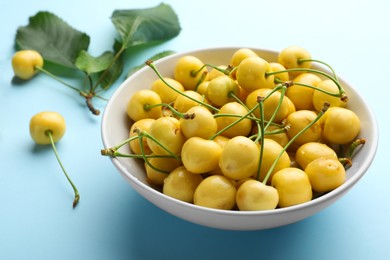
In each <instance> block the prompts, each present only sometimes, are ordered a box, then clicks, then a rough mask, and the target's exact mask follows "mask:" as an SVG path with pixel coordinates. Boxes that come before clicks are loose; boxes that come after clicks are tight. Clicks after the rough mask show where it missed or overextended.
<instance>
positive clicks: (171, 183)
mask: <svg viewBox="0 0 390 260" xmlns="http://www.w3.org/2000/svg"><path fill="white" fill-rule="evenodd" d="M202 180H203V177H202V175H200V174H193V173H191V172H189V171H188V170H187V169H186V168H185V167H184V166H179V167H178V168H176V169H175V170H173V171H172V172H171V173H170V174H169V175H168V176H167V177H166V178H165V180H164V185H163V193H164V194H165V195H168V196H170V197H172V198H175V199H178V200H181V201H185V202H189V203H192V202H193V200H194V193H195V190H196V188H197V187H198V186H199V184H200V183H201V182H202Z"/></svg>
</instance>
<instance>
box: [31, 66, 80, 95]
mask: <svg viewBox="0 0 390 260" xmlns="http://www.w3.org/2000/svg"><path fill="white" fill-rule="evenodd" d="M35 68H36V69H37V70H39V71H40V72H42V73H44V74H46V75H47V76H49V77H51V78H52V79H54V80H56V81H58V82H60V83H61V84H62V85H64V86H66V87H68V88H70V89H72V90H74V91H77V92H78V93H80V94H81V93H82V91H80V90H79V89H78V88H76V87H74V86H72V85H70V84H68V83H67V82H65V81H63V80H62V79H60V78H59V77H57V76H56V75H54V74H53V73H51V72H49V71H48V70H45V69H44V68H41V67H35ZM84 94H85V93H84Z"/></svg>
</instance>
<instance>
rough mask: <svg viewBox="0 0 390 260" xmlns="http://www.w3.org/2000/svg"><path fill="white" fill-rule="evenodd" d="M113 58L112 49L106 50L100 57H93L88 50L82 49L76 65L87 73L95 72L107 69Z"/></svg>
mask: <svg viewBox="0 0 390 260" xmlns="http://www.w3.org/2000/svg"><path fill="white" fill-rule="evenodd" d="M113 59H114V53H113V52H111V51H106V52H104V53H103V54H102V55H100V56H99V57H93V56H91V55H90V54H89V53H88V52H86V51H84V50H82V51H81V52H80V54H79V56H78V57H77V59H76V62H75V65H76V67H77V68H78V69H80V70H82V71H85V72H86V73H87V74H93V73H97V72H101V71H103V70H106V69H107V68H108V67H109V66H110V64H111V63H112V61H113Z"/></svg>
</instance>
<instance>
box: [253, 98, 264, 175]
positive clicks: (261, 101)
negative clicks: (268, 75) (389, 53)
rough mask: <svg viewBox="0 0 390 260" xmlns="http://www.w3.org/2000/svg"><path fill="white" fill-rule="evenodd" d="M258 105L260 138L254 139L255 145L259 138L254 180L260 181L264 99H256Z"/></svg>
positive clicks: (262, 152)
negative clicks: (257, 162) (258, 154)
mask: <svg viewBox="0 0 390 260" xmlns="http://www.w3.org/2000/svg"><path fill="white" fill-rule="evenodd" d="M257 101H258V104H259V110H260V119H261V121H260V128H259V129H260V136H259V135H258V136H257V137H256V139H255V141H254V142H255V143H257V142H259V137H260V156H259V164H258V166H257V175H256V180H260V169H261V164H262V161H263V154H264V149H263V144H264V132H265V128H264V98H262V97H258V99H257Z"/></svg>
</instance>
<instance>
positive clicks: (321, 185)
mask: <svg viewBox="0 0 390 260" xmlns="http://www.w3.org/2000/svg"><path fill="white" fill-rule="evenodd" d="M305 172H306V174H307V176H308V177H309V180H310V183H311V186H312V188H313V190H314V191H316V192H328V191H331V190H334V189H336V188H337V187H339V186H341V185H342V184H343V183H344V182H345V168H344V166H343V165H342V164H341V162H340V161H339V160H338V159H330V158H325V157H320V158H317V159H315V160H314V161H312V162H310V163H309V164H308V165H307V167H306V168H305Z"/></svg>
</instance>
